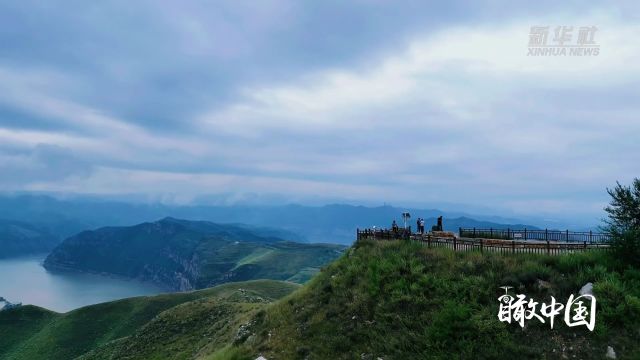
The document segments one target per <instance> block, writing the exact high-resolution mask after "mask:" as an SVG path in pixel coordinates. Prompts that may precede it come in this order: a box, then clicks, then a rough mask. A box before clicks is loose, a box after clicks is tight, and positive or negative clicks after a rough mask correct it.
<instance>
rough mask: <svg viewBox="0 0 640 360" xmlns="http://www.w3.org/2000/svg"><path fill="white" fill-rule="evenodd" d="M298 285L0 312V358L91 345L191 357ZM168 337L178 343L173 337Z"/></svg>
mask: <svg viewBox="0 0 640 360" xmlns="http://www.w3.org/2000/svg"><path fill="white" fill-rule="evenodd" d="M297 287H299V285H296V284H293V283H288V282H281V281H272V280H259V281H249V282H242V283H233V284H225V285H220V286H217V287H215V288H211V289H207V290H200V291H194V292H189V293H176V294H163V295H158V296H150V297H136V298H130V299H123V300H119V301H113V302H107V303H103V304H97V305H92V306H87V307H83V308H80V309H77V310H74V311H71V312H69V313H65V314H57V313H53V312H50V311H48V310H45V309H42V308H38V307H35V306H23V307H20V308H16V309H12V310H7V311H0V334H2V336H0V359H28V360H36V359H72V358H75V357H77V356H80V355H83V354H85V353H87V352H89V351H91V350H94V349H97V351H95V352H94V353H93V355H91V357H97V356H98V355H99V354H104V353H105V351H106V350H105V349H108V352H109V353H118V352H119V351H122V349H124V350H126V351H127V356H134V355H135V356H134V358H139V359H148V358H153V354H156V355H157V358H164V357H163V356H162V355H161V354H164V356H168V355H167V354H171V356H172V357H173V358H185V357H190V356H191V355H193V353H194V352H196V351H198V350H200V349H205V350H206V349H208V347H209V346H210V343H212V344H215V342H214V341H213V339H221V340H225V341H226V340H229V338H230V337H232V336H233V335H235V331H236V330H237V328H238V326H239V323H240V322H241V321H243V320H244V319H245V318H247V317H251V316H252V315H253V314H254V313H255V312H256V311H257V310H258V309H260V308H261V307H263V306H264V304H266V303H268V302H271V301H274V300H276V299H279V298H281V297H283V296H285V295H287V294H289V293H290V292H291V291H293V290H295V289H296V288H297ZM169 324H173V325H172V326H171V325H169ZM205 335H208V336H209V337H207V336H205ZM172 336H173V337H174V338H175V339H176V341H175V342H170V339H172ZM130 337H131V338H133V339H132V340H131V339H129V338H130ZM194 339H195V340H194ZM192 340H194V341H192ZM131 342H133V343H135V344H136V346H135V347H134V351H129V350H127V349H128V347H127V345H128V344H129V343H131ZM143 344H150V346H151V347H145V346H143ZM176 344H181V345H180V346H178V345H176ZM163 346H166V347H163ZM101 350H102V352H101ZM183 355H184V356H183ZM115 358H122V357H120V356H116V357H115Z"/></svg>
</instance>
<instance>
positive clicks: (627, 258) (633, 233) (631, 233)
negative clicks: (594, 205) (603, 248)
mask: <svg viewBox="0 0 640 360" xmlns="http://www.w3.org/2000/svg"><path fill="white" fill-rule="evenodd" d="M607 192H608V193H609V195H610V196H611V202H610V203H609V206H607V207H606V208H605V209H604V210H605V211H606V212H607V213H608V215H609V218H608V219H607V220H606V224H607V230H608V231H609V232H610V233H611V235H612V243H611V246H612V249H613V251H614V255H615V256H616V258H617V259H618V260H619V261H620V262H622V263H623V264H625V265H632V266H640V179H634V180H633V183H632V185H631V186H623V185H620V183H619V182H616V187H615V188H613V189H607Z"/></svg>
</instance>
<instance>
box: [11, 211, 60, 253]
mask: <svg viewBox="0 0 640 360" xmlns="http://www.w3.org/2000/svg"><path fill="white" fill-rule="evenodd" d="M61 240H62V239H61V237H60V236H58V235H55V234H52V233H51V232H49V231H48V230H47V229H45V228H42V227H39V226H36V225H33V224H29V223H26V222H22V221H15V220H3V219H0V259H1V258H7V257H12V256H20V255H28V254H37V253H43V252H48V251H50V250H51V249H53V248H54V247H55V246H56V245H57V244H58V243H59V242H60V241H61Z"/></svg>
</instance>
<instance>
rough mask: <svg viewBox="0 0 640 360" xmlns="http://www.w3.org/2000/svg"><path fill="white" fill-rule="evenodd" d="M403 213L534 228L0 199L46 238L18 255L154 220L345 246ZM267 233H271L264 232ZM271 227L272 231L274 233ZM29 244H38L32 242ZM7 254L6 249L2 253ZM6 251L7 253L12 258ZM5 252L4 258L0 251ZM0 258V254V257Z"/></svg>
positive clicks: (288, 210) (431, 212)
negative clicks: (89, 232) (99, 231)
mask: <svg viewBox="0 0 640 360" xmlns="http://www.w3.org/2000/svg"><path fill="white" fill-rule="evenodd" d="M404 211H409V212H410V213H411V214H412V216H413V219H412V221H411V222H410V223H409V225H414V228H415V223H414V222H415V219H417V218H418V217H422V218H424V219H425V220H426V223H427V229H428V228H429V227H430V225H432V224H435V223H436V217H437V216H440V215H444V217H445V219H444V228H445V229H446V230H451V231H457V229H458V227H478V228H490V227H492V228H496V229H497V228H506V227H511V228H522V227H527V228H530V229H533V228H535V226H532V225H530V224H524V223H522V222H519V221H518V220H516V219H506V218H500V217H493V216H476V215H474V216H470V215H465V214H462V213H447V212H442V211H440V210H435V209H405V208H398V207H393V206H388V205H386V206H379V207H365V206H354V205H344V204H334V205H325V206H304V205H280V206H248V205H238V206H205V205H189V206H187V205H185V206H177V205H163V204H158V203H152V204H141V203H137V204H136V203H127V202H122V201H111V200H100V199H95V198H70V199H58V198H54V197H51V196H47V195H33V194H29V195H25V194H23V195H6V194H5V195H0V219H4V221H5V222H12V223H14V224H15V223H16V222H19V223H21V224H22V225H20V226H22V227H24V228H27V229H29V230H30V231H36V230H37V231H36V232H37V233H39V234H41V235H42V236H43V237H45V238H46V244H42V243H41V242H40V244H41V245H42V246H33V247H32V246H23V245H20V247H22V248H23V250H22V251H24V252H25V253H28V252H48V251H49V250H50V249H51V247H52V246H51V244H52V243H53V245H56V244H57V243H59V242H60V241H62V240H63V239H65V238H67V237H69V236H73V235H76V234H77V233H79V232H81V231H84V230H91V229H96V228H99V227H104V226H132V225H135V224H139V223H142V222H150V221H155V220H156V219H160V218H163V217H168V216H170V217H175V218H182V219H191V220H206V221H213V222H216V223H229V224H246V225H238V226H248V227H252V228H260V229H259V230H260V231H261V233H263V234H264V233H265V231H271V232H272V235H274V236H275V237H279V238H282V239H285V240H290V241H296V242H328V243H338V244H345V245H348V244H351V243H352V242H353V241H354V239H355V231H356V228H367V227H372V226H377V227H389V226H390V225H391V222H392V220H397V221H398V222H399V223H401V218H400V215H401V213H402V212H404ZM267 228H268V229H271V230H267ZM276 229H277V230H276ZM23 239H24V237H23V236H21V235H19V232H18V233H16V232H4V233H2V234H0V253H1V252H2V249H9V248H15V249H18V246H17V245H15V244H16V243H19V242H22V241H23ZM35 244H38V243H37V242H36V243H35ZM7 251H8V250H7ZM14 251H17V250H12V252H11V254H14ZM5 254H9V253H8V252H5ZM0 256H1V255H0Z"/></svg>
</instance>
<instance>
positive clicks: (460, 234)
mask: <svg viewBox="0 0 640 360" xmlns="http://www.w3.org/2000/svg"><path fill="white" fill-rule="evenodd" d="M458 236H460V237H462V227H459V228H458Z"/></svg>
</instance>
